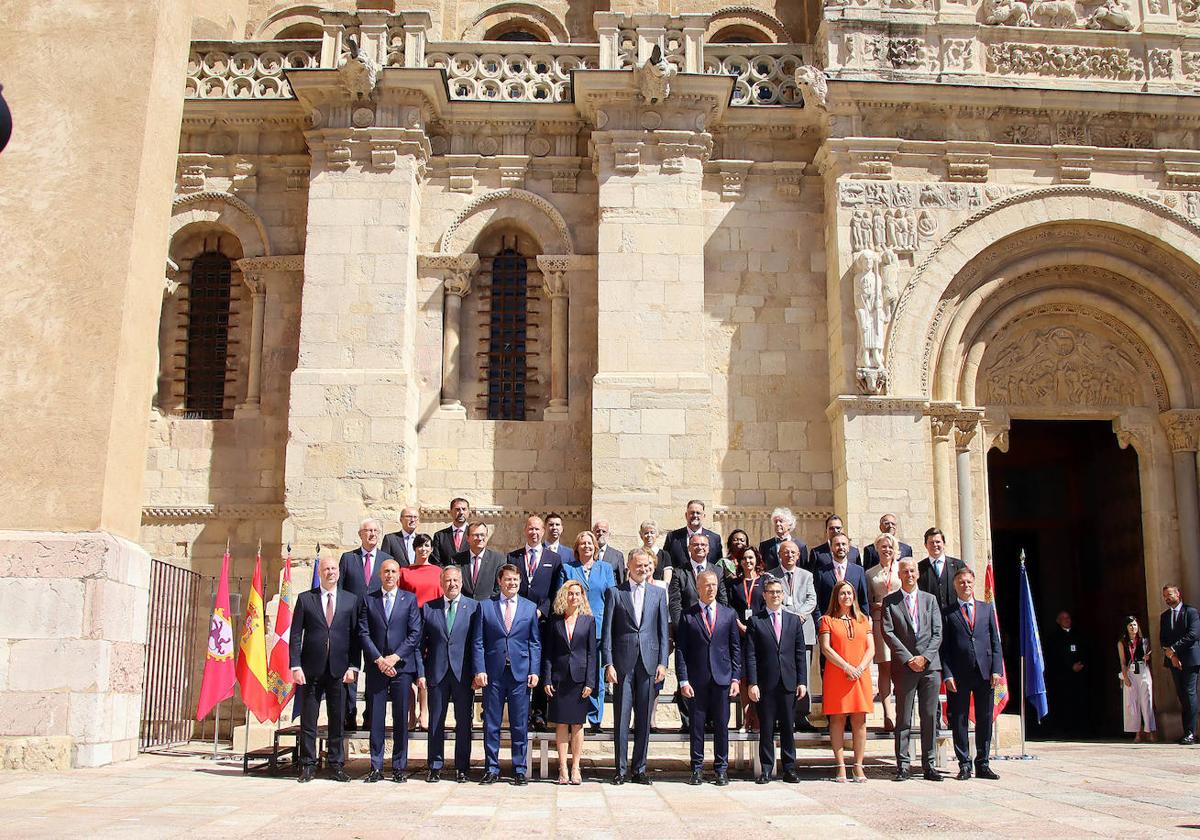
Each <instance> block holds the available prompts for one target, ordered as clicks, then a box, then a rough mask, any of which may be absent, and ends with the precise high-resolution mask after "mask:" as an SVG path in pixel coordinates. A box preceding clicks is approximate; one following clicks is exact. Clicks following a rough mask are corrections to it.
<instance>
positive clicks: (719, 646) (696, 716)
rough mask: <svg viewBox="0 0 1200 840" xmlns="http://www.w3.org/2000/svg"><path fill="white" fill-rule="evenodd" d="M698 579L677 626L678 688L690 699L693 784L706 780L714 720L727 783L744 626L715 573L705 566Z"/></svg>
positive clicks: (717, 763) (716, 763)
mask: <svg viewBox="0 0 1200 840" xmlns="http://www.w3.org/2000/svg"><path fill="white" fill-rule="evenodd" d="M697 583H698V584H699V588H700V600H699V602H698V603H696V604H695V605H694V606H692V607H691V608H690V609H688V610H686V611H685V612H684V613H683V615H682V616H680V618H679V624H678V626H677V627H676V628H675V674H676V675H677V676H678V677H679V691H680V693H681V694H682V695H683V696H684V697H685V698H687V699H689V700H691V701H692V715H691V730H690V731H691V759H692V778H691V781H690V782H689V784H693V785H698V784H700V783H701V782H702V781H703V775H702V774H703V770H704V727H705V724H706V723H707V722H708V721H709V720H711V721H712V724H713V770H715V771H716V774H717V779H716V784H717V785H718V786H723V785H727V784H729V699H730V698H731V697H737V694H738V680H739V679H740V678H741V676H742V640H741V632H740V631H739V630H738V624H737V616H736V615H735V614H734V611H733V610H731V609H730V608H729V607H727V606H721V605H719V604H718V603H717V589H718V587H719V586H720V579H719V578H718V577H717V573H716V572H713V571H709V570H705V571H703V572H701V573H700V578H699V580H698V581H697Z"/></svg>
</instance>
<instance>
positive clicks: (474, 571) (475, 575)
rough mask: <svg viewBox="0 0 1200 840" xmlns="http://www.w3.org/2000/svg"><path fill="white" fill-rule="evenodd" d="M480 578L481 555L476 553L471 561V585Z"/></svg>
mask: <svg viewBox="0 0 1200 840" xmlns="http://www.w3.org/2000/svg"><path fill="white" fill-rule="evenodd" d="M478 580H479V556H478V555H476V556H475V557H474V558H473V559H472V561H471V585H472V586H474V585H475V582H476V581H478Z"/></svg>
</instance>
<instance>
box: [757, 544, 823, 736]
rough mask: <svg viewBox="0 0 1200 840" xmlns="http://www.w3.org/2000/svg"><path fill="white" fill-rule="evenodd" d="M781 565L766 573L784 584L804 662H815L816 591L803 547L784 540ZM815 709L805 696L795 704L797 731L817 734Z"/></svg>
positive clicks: (785, 604) (786, 607) (785, 606)
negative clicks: (805, 566)
mask: <svg viewBox="0 0 1200 840" xmlns="http://www.w3.org/2000/svg"><path fill="white" fill-rule="evenodd" d="M777 551H778V553H779V565H778V566H777V567H776V568H774V569H771V571H769V572H767V574H768V575H770V576H771V577H773V578H777V579H778V580H779V581H780V582H781V583H782V584H783V609H784V611H785V612H790V613H791V614H792V615H794V616H796V618H798V619H799V620H800V625H801V627H803V629H804V648H805V661H806V662H811V661H812V649H813V646H814V645H816V643H817V630H816V622H815V621H814V618H813V616H814V613H817V588H816V586H815V585H814V584H813V576H812V572H810V571H808V569H803V568H801V567H800V565H799V564H800V546H798V545H796V541H795V540H784V541H783V542H782V543H780V544H779V546H778V547H777ZM811 709H812V703H811V698H810V697H809V696H808V695H807V694H805V695H804V696H802V697H801V698H800V699H799V700H797V701H796V715H795V724H796V731H797V732H816V731H817V730H816V727H814V726H813V725H812V724H811V723H809V720H808V713H809V711H811Z"/></svg>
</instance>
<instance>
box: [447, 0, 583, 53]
mask: <svg viewBox="0 0 1200 840" xmlns="http://www.w3.org/2000/svg"><path fill="white" fill-rule="evenodd" d="M518 33H527V34H528V35H529V36H532V37H530V38H517V37H516V35H517V34H518ZM510 39H511V40H532V41H540V42H542V43H551V44H566V43H569V42H570V40H571V36H570V34H569V33H568V32H567V27H566V26H565V25H563V22H562V21H561V20H559V19H558V17H557V16H555V15H554V14H553V13H551V12H549V11H547V10H546V9H543V8H541V7H539V6H536V5H534V4H532V3H500V4H498V5H495V6H492V7H490V8H488V9H486V10H484V11H483V12H481V13H480V14H479V15H478V16H476V18H475V19H474V20H473V21H471V23H470V25H469V26H467V27H466V28H465V29H464V30H463V32H462V36H461V40H463V41H498V40H510Z"/></svg>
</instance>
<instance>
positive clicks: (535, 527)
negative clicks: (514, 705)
mask: <svg viewBox="0 0 1200 840" xmlns="http://www.w3.org/2000/svg"><path fill="white" fill-rule="evenodd" d="M545 533H546V525H545V523H544V522H543V521H542V518H541V517H540V516H531V517H529V518H528V519H526V520H525V545H524V546H522V547H521V548H516V549H513V550H512V551H510V552H509V553H508V562H509V563H511V564H512V565H514V566H516V567H517V569H518V570H519V571H520V573H521V593H520V594H521V597H522V598H528V599H529V600H530V601H533V603H534V606H536V607H537V614H538V615H537V617H538V630H539V632H540V631H541V630H544V629H545V624H546V619H547V618H549V616H550V612H551V606H552V605H553V604H554V596H555V595H557V594H558V589H559V587H560V586H562V584H563V580H564V579H565V578H566V573H565V572H564V571H563V564H562V556H561V555H559V553H558V552H557V551H554V550H552V549H551V548H550V546H548V545H546V544H545V543H544V542H542V537H543V535H544V534H545ZM538 667H540V665H539V666H538ZM533 695H534V696H533V703H532V705H531V709H532V717H531V720H530V723H531V724H532V725H533V728H534V729H537V730H539V731H540V730H545V729H546V704H547V702H548V701H547V699H546V694H545V692H541V691H535V692H534V693H533Z"/></svg>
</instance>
